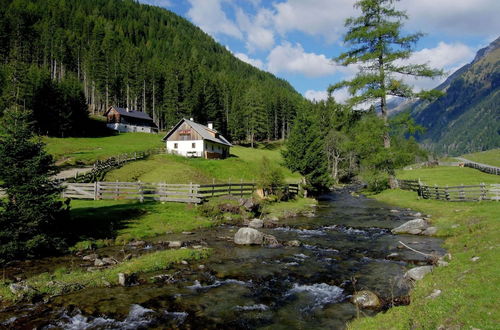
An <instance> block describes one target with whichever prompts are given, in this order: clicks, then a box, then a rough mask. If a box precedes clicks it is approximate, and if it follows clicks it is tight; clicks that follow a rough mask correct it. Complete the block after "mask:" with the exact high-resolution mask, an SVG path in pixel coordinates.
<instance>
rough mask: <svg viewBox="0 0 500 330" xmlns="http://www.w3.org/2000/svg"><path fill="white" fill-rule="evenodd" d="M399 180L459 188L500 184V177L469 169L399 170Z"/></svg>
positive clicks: (446, 167)
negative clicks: (462, 186) (482, 184)
mask: <svg viewBox="0 0 500 330" xmlns="http://www.w3.org/2000/svg"><path fill="white" fill-rule="evenodd" d="M396 176H397V178H398V179H404V180H418V179H419V178H420V180H421V181H422V182H424V183H425V184H428V185H434V184H437V185H438V186H446V185H448V186H457V185H462V184H464V185H476V184H480V183H486V184H490V183H500V176H498V175H492V174H486V173H483V172H481V171H478V170H475V169H472V168H467V167H448V166H437V167H433V168H420V169H414V170H399V171H397V173H396Z"/></svg>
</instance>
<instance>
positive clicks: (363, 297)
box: [351, 290, 382, 308]
mask: <svg viewBox="0 0 500 330" xmlns="http://www.w3.org/2000/svg"><path fill="white" fill-rule="evenodd" d="M351 302H352V303H353V304H355V305H358V306H359V307H361V308H380V306H381V305H382V303H381V302H380V299H379V298H378V296H377V295H376V294H375V293H373V292H371V291H368V290H363V291H358V292H356V293H355V294H354V295H353V296H352V298H351Z"/></svg>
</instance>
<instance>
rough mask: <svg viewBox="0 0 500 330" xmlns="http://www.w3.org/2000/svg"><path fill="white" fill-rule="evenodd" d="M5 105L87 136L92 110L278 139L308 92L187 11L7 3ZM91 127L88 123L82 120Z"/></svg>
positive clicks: (0, 6) (50, 126)
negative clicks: (254, 61) (243, 55)
mask: <svg viewBox="0 0 500 330" xmlns="http://www.w3.org/2000/svg"><path fill="white" fill-rule="evenodd" d="M0 58H1V59H2V61H1V63H0V112H1V111H2V110H1V109H4V108H6V107H8V106H11V105H12V104H18V105H22V106H25V107H26V108H30V109H31V110H33V112H34V116H35V120H36V123H37V127H38V129H39V131H40V133H43V134H49V135H58V136H61V135H64V136H65V135H74V134H75V133H76V134H79V133H77V132H78V131H79V128H78V125H79V123H81V122H82V118H83V116H84V114H82V112H81V111H80V110H81V109H83V108H86V107H88V109H89V110H90V112H91V113H94V114H100V113H103V112H104V111H105V109H106V108H107V107H108V106H110V105H117V106H122V107H129V108H133V109H137V110H140V111H144V112H147V113H149V114H150V115H151V116H152V117H153V119H154V121H155V122H156V123H157V124H158V126H160V127H161V128H169V127H170V126H172V125H173V124H174V123H175V122H176V121H177V120H179V118H182V117H193V118H194V119H195V120H197V121H199V122H202V123H204V122H206V121H208V120H211V121H214V124H215V127H216V128H217V129H219V130H220V131H222V132H223V133H224V134H226V135H227V136H229V137H230V138H231V139H232V140H240V141H241V140H245V139H246V138H247V137H249V136H255V138H256V139H278V138H282V137H284V136H285V135H286V134H287V132H288V131H289V127H290V126H291V122H292V121H293V118H294V117H295V114H296V110H297V106H298V104H299V103H300V102H303V98H302V96H301V95H300V94H298V93H297V92H296V91H295V90H294V89H293V88H292V87H291V86H290V85H289V84H288V83H287V82H286V81H284V80H281V79H278V78H276V77H275V76H273V75H272V74H270V73H267V72H263V71H260V70H258V69H256V68H254V67H252V66H251V65H249V64H246V63H244V62H242V61H240V60H239V59H237V58H235V57H234V56H233V55H232V54H231V53H230V52H229V51H228V50H227V49H226V48H225V47H223V46H221V45H220V44H218V43H217V42H215V41H214V40H213V39H212V38H211V37H210V36H208V35H207V34H206V33H204V32H203V31H202V30H200V29H199V28H197V27H196V26H194V25H193V24H191V23H190V22H188V21H187V20H185V19H184V18H182V17H179V16H177V15H175V14H174V13H172V12H169V11H167V10H165V9H161V8H158V7H153V6H148V5H142V4H139V3H137V2H136V1H133V0H44V1H36V0H0ZM80 130H81V127H80Z"/></svg>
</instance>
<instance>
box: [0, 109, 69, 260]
mask: <svg viewBox="0 0 500 330" xmlns="http://www.w3.org/2000/svg"><path fill="white" fill-rule="evenodd" d="M31 116H32V115H31V112H30V111H27V110H22V109H19V108H16V107H13V108H10V109H8V110H6V111H5V113H4V117H3V120H2V122H1V125H0V180H2V181H3V182H4V184H3V185H4V187H5V188H6V191H7V198H6V199H5V200H2V201H0V263H4V262H6V261H8V260H12V259H16V258H26V257H28V258H29V257H35V256H40V255H44V254H46V253H50V252H53V251H56V250H61V249H63V248H64V247H65V231H66V230H65V228H68V222H69V220H70V219H69V207H68V205H64V203H63V202H61V200H60V192H61V187H60V186H59V184H57V183H56V182H54V181H53V180H51V178H50V177H51V176H52V175H54V174H55V173H56V169H55V166H54V164H53V159H52V156H51V155H49V154H47V153H46V152H45V151H44V149H43V147H44V145H43V143H41V142H40V141H37V140H36V138H35V136H34V134H33V127H32V125H31V124H30V120H31Z"/></svg>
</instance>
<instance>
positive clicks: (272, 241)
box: [262, 235, 281, 248]
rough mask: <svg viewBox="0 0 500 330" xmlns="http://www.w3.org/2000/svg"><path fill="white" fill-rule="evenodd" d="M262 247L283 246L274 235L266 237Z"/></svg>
mask: <svg viewBox="0 0 500 330" xmlns="http://www.w3.org/2000/svg"><path fill="white" fill-rule="evenodd" d="M262 245H267V246H269V247H273V248H274V247H280V246H281V244H280V242H278V240H277V239H276V237H274V236H273V235H264V239H263V240H262Z"/></svg>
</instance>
